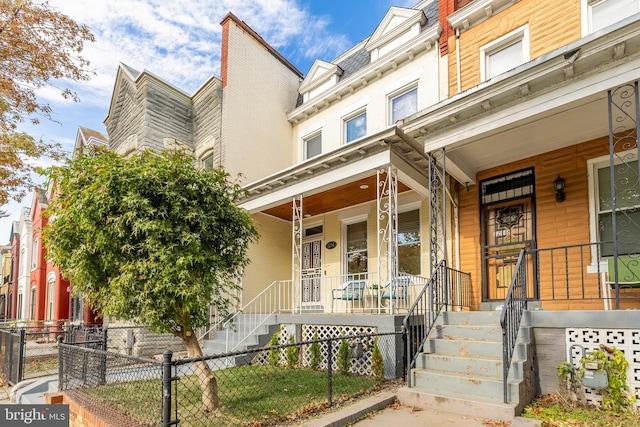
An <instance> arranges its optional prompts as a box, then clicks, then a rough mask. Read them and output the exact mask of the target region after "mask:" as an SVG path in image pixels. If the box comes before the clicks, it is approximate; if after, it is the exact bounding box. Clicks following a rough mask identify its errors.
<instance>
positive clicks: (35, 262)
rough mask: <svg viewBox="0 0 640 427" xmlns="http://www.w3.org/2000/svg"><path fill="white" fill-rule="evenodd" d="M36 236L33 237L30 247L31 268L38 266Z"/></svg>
mask: <svg viewBox="0 0 640 427" xmlns="http://www.w3.org/2000/svg"><path fill="white" fill-rule="evenodd" d="M38 242H39V240H38V238H37V237H36V238H35V239H33V246H32V248H31V269H32V270H33V269H34V268H36V267H37V266H38V250H39V247H38Z"/></svg>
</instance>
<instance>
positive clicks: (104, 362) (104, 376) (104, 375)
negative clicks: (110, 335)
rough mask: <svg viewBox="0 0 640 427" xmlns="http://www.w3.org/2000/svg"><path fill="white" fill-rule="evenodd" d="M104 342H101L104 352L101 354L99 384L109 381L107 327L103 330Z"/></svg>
mask: <svg viewBox="0 0 640 427" xmlns="http://www.w3.org/2000/svg"><path fill="white" fill-rule="evenodd" d="M101 341H102V342H101V343H100V344H101V345H100V347H101V348H100V349H101V350H102V351H103V353H102V354H101V355H100V379H99V384H100V385H104V384H106V383H107V329H106V328H104V329H103V330H102V340H101Z"/></svg>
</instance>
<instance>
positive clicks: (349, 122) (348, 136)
mask: <svg viewBox="0 0 640 427" xmlns="http://www.w3.org/2000/svg"><path fill="white" fill-rule="evenodd" d="M366 134H367V112H366V111H360V112H357V113H355V114H352V115H350V116H349V117H347V118H346V119H345V120H344V142H345V143H346V144H348V143H350V142H351V141H354V140H356V139H358V138H362V137H363V136H365V135H366Z"/></svg>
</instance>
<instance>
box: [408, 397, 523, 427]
mask: <svg viewBox="0 0 640 427" xmlns="http://www.w3.org/2000/svg"><path fill="white" fill-rule="evenodd" d="M398 400H399V401H400V402H402V403H404V404H405V405H410V406H418V407H421V408H425V409H434V410H437V411H444V412H451V413H454V414H461V415H466V416H469V417H474V418H481V419H491V420H502V421H511V420H513V419H514V418H515V416H516V405H515V404H505V403H504V402H503V400H502V399H491V398H483V397H478V398H476V397H474V398H470V397H469V396H467V394H466V393H462V394H461V393H453V392H450V391H447V390H432V391H426V390H422V389H418V388H415V387H413V388H408V387H402V388H400V389H398ZM452 427H453V426H452Z"/></svg>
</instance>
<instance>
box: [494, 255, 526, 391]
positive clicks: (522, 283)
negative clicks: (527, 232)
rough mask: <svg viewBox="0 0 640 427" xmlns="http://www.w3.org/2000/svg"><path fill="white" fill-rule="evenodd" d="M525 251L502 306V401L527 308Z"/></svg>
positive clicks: (520, 257)
mask: <svg viewBox="0 0 640 427" xmlns="http://www.w3.org/2000/svg"><path fill="white" fill-rule="evenodd" d="M526 254H527V251H526V250H525V249H522V250H521V251H520V255H519V256H518V262H517V263H516V268H515V273H514V274H513V277H512V278H511V284H510V285H509V292H508V293H507V298H506V299H505V301H504V305H503V306H502V314H501V315H500V326H501V327H502V381H503V383H502V386H503V392H504V403H509V387H508V383H507V379H508V378H509V370H510V368H511V360H512V359H513V354H514V352H515V348H516V342H517V339H518V331H519V330H520V322H521V320H522V316H523V314H524V312H525V310H526V309H527V263H526Z"/></svg>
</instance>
